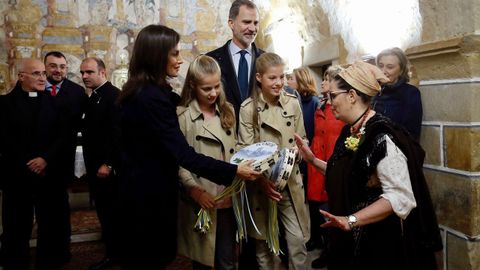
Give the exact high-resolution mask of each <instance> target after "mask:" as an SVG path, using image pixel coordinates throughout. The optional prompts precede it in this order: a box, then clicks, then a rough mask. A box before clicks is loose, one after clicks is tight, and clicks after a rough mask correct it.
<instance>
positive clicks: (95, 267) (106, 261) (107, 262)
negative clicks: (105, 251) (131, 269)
mask: <svg viewBox="0 0 480 270" xmlns="http://www.w3.org/2000/svg"><path fill="white" fill-rule="evenodd" d="M113 265H115V262H114V261H113V260H112V259H111V258H109V257H104V258H103V259H102V260H100V261H99V262H97V263H95V264H92V265H90V267H89V268H88V269H89V270H104V269H107V267H110V266H113Z"/></svg>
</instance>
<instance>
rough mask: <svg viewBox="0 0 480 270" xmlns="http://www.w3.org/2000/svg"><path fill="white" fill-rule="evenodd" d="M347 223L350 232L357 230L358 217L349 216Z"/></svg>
mask: <svg viewBox="0 0 480 270" xmlns="http://www.w3.org/2000/svg"><path fill="white" fill-rule="evenodd" d="M347 222H348V226H349V227H350V230H353V228H355V225H357V217H356V216H354V215H349V216H347Z"/></svg>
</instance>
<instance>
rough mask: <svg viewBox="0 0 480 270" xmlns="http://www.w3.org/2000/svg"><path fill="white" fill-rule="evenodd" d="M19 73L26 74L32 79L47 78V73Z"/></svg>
mask: <svg viewBox="0 0 480 270" xmlns="http://www.w3.org/2000/svg"><path fill="white" fill-rule="evenodd" d="M19 73H24V74H28V75H31V76H33V77H34V78H37V79H38V78H40V77H47V72H46V71H35V72H32V73H29V72H24V71H20V72H19Z"/></svg>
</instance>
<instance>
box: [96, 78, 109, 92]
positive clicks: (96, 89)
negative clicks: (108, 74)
mask: <svg viewBox="0 0 480 270" xmlns="http://www.w3.org/2000/svg"><path fill="white" fill-rule="evenodd" d="M107 82H108V81H104V82H103V83H102V84H101V85H99V86H98V87H97V88H95V89H93V91H92V92H95V93H97V90H98V89H99V88H100V87H102V86H103V85H104V84H106V83H107ZM97 94H98V93H97Z"/></svg>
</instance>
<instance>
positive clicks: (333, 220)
mask: <svg viewBox="0 0 480 270" xmlns="http://www.w3.org/2000/svg"><path fill="white" fill-rule="evenodd" d="M320 214H322V215H323V216H324V217H325V219H326V220H327V222H325V223H323V224H322V225H320V227H322V228H339V229H341V230H343V231H350V226H349V225H348V221H347V218H346V217H344V216H335V215H332V214H330V213H329V212H327V211H323V210H320Z"/></svg>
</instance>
